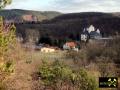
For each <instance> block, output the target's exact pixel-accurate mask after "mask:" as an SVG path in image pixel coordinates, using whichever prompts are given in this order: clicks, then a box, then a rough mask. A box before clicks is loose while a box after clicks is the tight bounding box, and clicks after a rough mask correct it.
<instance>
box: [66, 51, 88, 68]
mask: <svg viewBox="0 0 120 90" xmlns="http://www.w3.org/2000/svg"><path fill="white" fill-rule="evenodd" d="M65 57H66V59H72V60H73V62H74V64H76V65H78V66H79V67H82V66H85V65H86V64H87V63H88V62H87V60H86V59H87V58H86V52H85V51H83V50H81V51H79V52H76V51H67V52H66V54H65Z"/></svg>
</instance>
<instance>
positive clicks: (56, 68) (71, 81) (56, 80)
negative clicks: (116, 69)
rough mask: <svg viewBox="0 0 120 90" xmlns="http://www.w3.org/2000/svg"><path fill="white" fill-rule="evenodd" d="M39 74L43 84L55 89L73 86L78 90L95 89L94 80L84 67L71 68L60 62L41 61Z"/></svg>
mask: <svg viewBox="0 0 120 90" xmlns="http://www.w3.org/2000/svg"><path fill="white" fill-rule="evenodd" d="M38 74H39V76H40V78H41V80H42V81H43V83H44V85H46V86H50V87H52V88H54V89H55V90H59V89H60V90H62V89H65V88H64V87H66V88H67V89H66V90H68V89H71V88H74V89H77V90H78V89H79V90H97V84H96V81H95V80H94V79H93V78H92V77H90V76H89V75H88V74H87V72H86V70H85V69H79V70H73V69H72V68H70V67H69V66H67V65H65V64H63V63H62V62H59V61H55V62H54V63H52V64H48V63H43V65H42V66H41V68H40V69H39V73H38Z"/></svg>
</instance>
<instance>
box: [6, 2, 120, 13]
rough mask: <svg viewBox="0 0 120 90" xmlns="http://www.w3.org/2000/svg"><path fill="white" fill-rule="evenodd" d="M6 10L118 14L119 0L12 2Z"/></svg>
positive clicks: (119, 10)
mask: <svg viewBox="0 0 120 90" xmlns="http://www.w3.org/2000/svg"><path fill="white" fill-rule="evenodd" d="M6 9H27V10H37V11H60V12H64V13H72V12H96V11H97V12H120V0H13V2H12V4H11V5H9V6H7V7H6Z"/></svg>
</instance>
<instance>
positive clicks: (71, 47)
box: [63, 42, 78, 51]
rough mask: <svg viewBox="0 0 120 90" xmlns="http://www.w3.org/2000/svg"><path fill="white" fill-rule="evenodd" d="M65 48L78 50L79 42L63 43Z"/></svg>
mask: <svg viewBox="0 0 120 90" xmlns="http://www.w3.org/2000/svg"><path fill="white" fill-rule="evenodd" d="M63 49H64V50H74V51H78V48H77V43H75V42H66V43H65V44H64V45H63Z"/></svg>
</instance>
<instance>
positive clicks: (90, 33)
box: [18, 25, 113, 53]
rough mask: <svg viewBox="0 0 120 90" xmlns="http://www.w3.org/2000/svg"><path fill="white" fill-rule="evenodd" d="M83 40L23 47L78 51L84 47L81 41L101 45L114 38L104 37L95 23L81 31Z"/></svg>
mask: <svg viewBox="0 0 120 90" xmlns="http://www.w3.org/2000/svg"><path fill="white" fill-rule="evenodd" d="M80 38H81V40H80V41H68V42H66V43H64V44H63V46H62V48H59V47H58V46H50V45H49V44H45V43H40V44H39V45H34V44H31V43H26V44H23V45H22V47H24V48H26V49H29V50H36V51H40V52H43V53H53V52H57V51H61V50H62V51H66V50H73V51H76V52H78V51H79V50H80V49H81V48H82V47H81V46H80V45H81V43H84V44H87V43H91V44H92V43H93V44H99V45H104V46H105V45H106V43H107V42H108V41H110V40H112V39H113V38H112V37H103V36H102V34H101V32H100V30H99V29H97V28H95V27H94V26H93V25H90V26H89V27H88V28H84V29H83V31H82V33H81V37H80ZM22 40H23V39H19V40H18V41H22Z"/></svg>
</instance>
